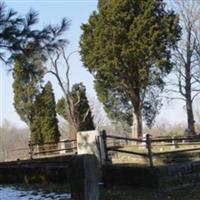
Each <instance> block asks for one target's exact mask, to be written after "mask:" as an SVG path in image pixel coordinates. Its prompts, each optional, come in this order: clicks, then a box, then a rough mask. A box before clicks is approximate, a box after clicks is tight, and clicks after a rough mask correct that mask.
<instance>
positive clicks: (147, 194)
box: [100, 186, 200, 200]
mask: <svg viewBox="0 0 200 200" xmlns="http://www.w3.org/2000/svg"><path fill="white" fill-rule="evenodd" d="M156 199H159V200H169V199H170V200H200V188H199V187H195V188H190V189H189V188H188V189H184V190H177V191H173V192H157V191H156V190H152V189H146V188H131V187H121V186H116V187H112V188H110V189H108V188H103V189H102V190H101V198H100V200H156Z"/></svg>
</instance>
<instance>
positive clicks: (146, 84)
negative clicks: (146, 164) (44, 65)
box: [80, 0, 180, 136]
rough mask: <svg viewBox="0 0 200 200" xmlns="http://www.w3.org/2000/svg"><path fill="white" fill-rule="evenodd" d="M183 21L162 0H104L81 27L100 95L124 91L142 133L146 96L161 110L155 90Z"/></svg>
mask: <svg viewBox="0 0 200 200" xmlns="http://www.w3.org/2000/svg"><path fill="white" fill-rule="evenodd" d="M178 23H179V19H178V16H177V15H176V14H175V13H174V12H173V11H169V10H166V9H165V3H164V2H163V0H146V1H137V0H118V1H115V0H107V1H102V0H101V1H100V4H99V8H98V12H93V14H92V15H91V16H90V18H89V20H88V23H86V24H83V25H82V27H81V28H82V30H83V34H82V36H81V39H80V47H81V51H80V53H81V56H82V61H83V63H84V66H85V67H86V68H87V69H89V71H90V72H91V73H92V74H93V76H94V78H95V88H96V91H97V95H98V96H99V99H100V100H102V99H103V100H104V101H103V103H104V105H105V104H106V103H107V102H108V101H109V99H110V94H114V93H113V91H117V93H118V94H117V95H124V94H125V97H126V98H127V101H126V103H129V104H130V105H131V106H132V107H133V112H132V114H133V123H132V124H133V131H132V132H133V136H141V135H142V108H145V106H144V102H145V101H147V102H148V106H146V108H147V109H149V108H151V109H156V110H157V111H158V108H157V107H156V105H152V103H153V102H154V101H152V99H153V98H152V94H153V93H152V92H151V91H152V88H156V89H155V90H156V91H158V93H159V92H160V90H162V89H163V86H164V81H163V78H164V77H165V76H166V75H167V74H168V73H169V72H170V70H171V68H172V63H171V62H170V58H171V49H172V48H173V47H175V45H176V43H177V41H178V40H179V38H180V26H179V25H178ZM109 91H111V93H110V92H109ZM147 94H148V95H147ZM150 94H151V98H149V96H150ZM155 97H156V96H155ZM146 105H147V104H146ZM157 111H156V112H154V114H155V113H157ZM146 113H147V112H144V114H146ZM154 114H153V115H151V117H152V116H154Z"/></svg>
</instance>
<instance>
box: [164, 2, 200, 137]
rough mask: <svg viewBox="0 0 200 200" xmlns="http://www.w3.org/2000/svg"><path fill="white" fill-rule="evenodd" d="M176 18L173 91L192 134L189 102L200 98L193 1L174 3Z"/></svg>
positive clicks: (197, 13)
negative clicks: (182, 105)
mask: <svg viewBox="0 0 200 200" xmlns="http://www.w3.org/2000/svg"><path fill="white" fill-rule="evenodd" d="M175 2H176V5H177V9H178V12H179V14H180V19H181V25H182V32H183V34H182V38H181V40H180V42H179V45H178V47H177V48H176V49H175V52H174V63H175V68H174V75H175V77H176V81H175V82H174V81H173V84H172V86H173V88H172V89H169V90H168V91H170V92H174V93H175V94H177V95H176V98H177V99H181V100H183V101H185V108H186V113H187V124H188V131H189V132H190V133H192V134H195V125H194V124H195V120H194V114H193V107H192V105H193V101H194V99H195V98H196V97H197V96H198V95H199V94H200V32H199V29H200V5H199V4H198V2H197V1H196V0H189V1H188V0H177V1H175Z"/></svg>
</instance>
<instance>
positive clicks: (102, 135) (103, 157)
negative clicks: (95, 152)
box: [99, 130, 109, 164]
mask: <svg viewBox="0 0 200 200" xmlns="http://www.w3.org/2000/svg"><path fill="white" fill-rule="evenodd" d="M99 138H100V151H101V160H102V164H104V163H106V162H107V161H108V160H109V159H108V150H107V141H106V140H107V136H106V131H105V130H102V131H101V132H100V137H99Z"/></svg>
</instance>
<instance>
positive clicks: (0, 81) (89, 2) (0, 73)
mask: <svg viewBox="0 0 200 200" xmlns="http://www.w3.org/2000/svg"><path fill="white" fill-rule="evenodd" d="M4 2H5V3H6V5H7V7H8V8H13V9H14V10H16V11H18V13H19V14H21V15H25V14H26V13H27V12H28V11H29V10H30V8H32V9H34V10H36V11H37V12H38V13H39V23H38V25H37V26H36V28H42V27H43V26H45V25H47V24H57V23H59V21H60V20H61V19H62V18H63V17H66V18H67V19H69V20H70V21H71V23H70V24H71V25H70V27H69V30H68V31H67V32H66V33H65V35H64V38H66V39H67V40H68V41H69V44H68V46H67V48H66V54H69V53H70V52H73V51H77V50H78V49H79V37H80V35H81V29H80V26H81V24H82V23H86V22H87V20H88V17H89V15H90V14H91V13H92V11H94V10H96V7H97V1H96V0H56V1H55V0H54V1H53V0H35V1H31V0H29V1H28V0H7V1H4ZM0 65H2V66H1V67H0V125H2V123H3V122H4V121H5V120H8V121H10V122H11V123H13V124H14V125H16V126H19V127H23V126H25V124H24V123H23V122H22V121H21V120H20V118H19V117H18V115H17V113H16V112H15V109H14V106H13V92H12V82H13V79H12V73H9V72H8V67H7V66H5V65H4V64H3V63H0ZM46 80H51V81H52V83H53V86H54V92H55V96H56V99H58V98H59V97H61V96H62V93H61V91H60V89H59V87H58V84H57V82H56V80H55V79H54V78H53V77H52V76H50V75H49V76H47V77H46ZM70 81H71V84H73V83H75V82H83V83H84V84H85V85H86V88H87V95H88V96H90V97H92V98H95V92H94V89H93V78H92V76H91V74H90V73H89V72H87V71H86V69H85V68H84V67H83V63H82V62H81V59H80V56H79V54H78V52H77V53H75V54H73V55H72V56H71V57H70ZM157 121H168V122H171V123H182V122H185V121H186V115H185V112H184V110H183V103H182V102H179V101H176V102H173V103H170V104H166V103H165V104H164V106H163V108H162V110H161V111H160V115H159V116H158V117H157Z"/></svg>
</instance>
